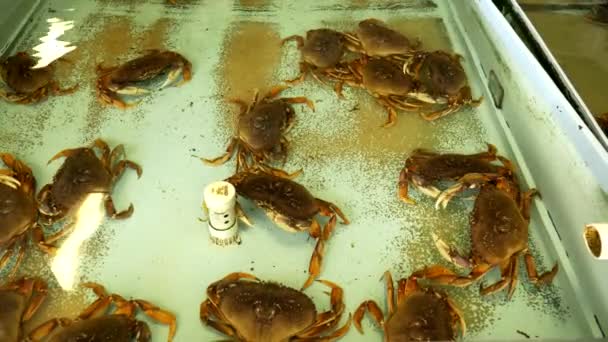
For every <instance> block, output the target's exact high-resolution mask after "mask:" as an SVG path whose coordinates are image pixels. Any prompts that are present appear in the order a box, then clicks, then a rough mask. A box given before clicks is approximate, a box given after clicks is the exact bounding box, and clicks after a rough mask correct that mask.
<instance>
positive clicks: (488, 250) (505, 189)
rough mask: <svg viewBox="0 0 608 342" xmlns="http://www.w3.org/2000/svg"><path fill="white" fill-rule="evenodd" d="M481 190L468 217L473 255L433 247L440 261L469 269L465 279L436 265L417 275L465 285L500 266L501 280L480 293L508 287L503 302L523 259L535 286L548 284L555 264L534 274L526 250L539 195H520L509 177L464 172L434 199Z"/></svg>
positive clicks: (510, 292) (532, 192)
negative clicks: (532, 205)
mask: <svg viewBox="0 0 608 342" xmlns="http://www.w3.org/2000/svg"><path fill="white" fill-rule="evenodd" d="M471 187H479V188H480V190H479V194H478V195H477V198H476V199H475V205H474V209H473V212H472V213H471V218H470V224H471V246H472V247H471V253H470V257H469V258H465V257H462V256H461V255H460V254H459V253H458V252H457V251H456V250H455V249H453V248H450V247H449V246H448V245H447V244H446V243H445V242H443V241H442V240H440V239H439V238H438V237H436V236H435V237H434V238H435V243H436V245H437V247H438V249H439V251H440V253H441V255H442V256H443V257H445V258H446V259H448V260H450V261H452V262H453V263H455V264H456V265H458V266H462V267H467V268H471V269H472V270H471V272H470V273H469V275H467V276H460V275H458V274H456V273H454V272H453V271H451V270H449V269H447V268H445V267H443V266H439V265H434V266H430V267H427V268H425V269H424V270H421V271H418V272H416V273H415V275H416V276H420V277H424V278H429V279H435V280H437V281H438V282H439V283H441V284H446V285H454V286H468V285H470V284H472V283H473V282H475V281H477V280H479V279H481V278H482V277H483V276H485V275H486V274H487V273H488V272H489V271H490V270H491V269H492V268H494V267H498V268H500V271H501V279H500V280H499V281H498V282H496V283H494V284H492V285H489V286H487V287H481V288H480V292H481V294H482V295H488V294H491V293H494V292H497V291H501V290H503V289H505V288H507V287H508V292H507V298H509V299H510V298H511V296H512V295H513V292H514V291H515V285H516V282H517V278H518V272H519V257H520V256H521V255H524V257H525V262H526V270H527V273H528V279H529V280H530V281H531V282H532V283H534V284H537V285H541V284H547V283H550V282H551V280H553V278H554V277H555V275H556V274H557V271H558V264H557V263H556V264H555V266H554V267H553V269H552V270H551V271H548V272H545V273H543V274H541V275H538V272H537V270H536V265H535V262H534V259H533V257H532V255H531V254H530V252H529V250H528V238H529V237H528V225H529V223H530V213H529V212H530V203H531V200H532V197H533V196H534V195H535V194H536V193H537V191H536V189H530V190H528V191H526V192H525V193H523V194H522V193H521V192H520V191H519V188H518V187H517V185H516V182H514V180H513V178H510V177H504V176H497V175H480V174H468V175H465V176H463V177H462V178H461V179H460V180H459V182H458V184H455V185H454V186H452V187H451V188H449V189H448V190H445V191H444V193H442V194H441V195H440V196H439V197H438V199H437V201H438V202H445V201H449V199H450V198H451V196H453V195H454V194H455V193H456V192H458V191H461V190H463V189H466V188H471Z"/></svg>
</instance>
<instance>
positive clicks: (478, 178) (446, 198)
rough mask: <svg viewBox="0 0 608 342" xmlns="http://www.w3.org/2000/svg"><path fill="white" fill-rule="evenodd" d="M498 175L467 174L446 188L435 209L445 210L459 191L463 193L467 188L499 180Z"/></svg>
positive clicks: (438, 198)
mask: <svg viewBox="0 0 608 342" xmlns="http://www.w3.org/2000/svg"><path fill="white" fill-rule="evenodd" d="M499 177H500V175H498V174H492V173H468V174H466V175H464V176H462V177H460V179H458V181H457V183H456V184H454V185H452V186H451V187H449V188H447V189H446V190H444V191H443V192H441V194H440V195H439V196H438V197H437V201H436V202H435V209H439V208H440V207H443V209H445V208H446V207H447V205H448V203H449V202H450V200H451V199H452V198H454V196H456V194H458V193H459V192H461V191H464V190H465V189H467V188H472V187H475V186H477V185H478V184H482V183H486V182H489V181H491V180H494V179H496V178H499Z"/></svg>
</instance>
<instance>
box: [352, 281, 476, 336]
mask: <svg viewBox="0 0 608 342" xmlns="http://www.w3.org/2000/svg"><path fill="white" fill-rule="evenodd" d="M384 278H385V281H386V296H387V298H386V302H387V306H388V317H387V319H386V320H385V319H384V315H383V313H382V310H380V307H379V306H378V304H377V303H376V302H374V301H373V300H367V301H365V302H363V303H361V305H359V307H358V308H357V310H356V311H355V315H354V323H355V327H356V328H357V330H359V332H360V333H361V334H363V328H362V327H361V320H362V319H363V316H364V315H365V311H366V310H367V311H368V312H369V313H370V314H371V316H372V318H373V319H374V320H375V321H376V323H378V325H379V326H380V327H381V328H382V330H383V331H384V341H387V342H396V341H453V340H455V338H456V336H457V335H458V334H457V331H458V329H460V336H461V337H464V335H465V333H466V325H465V322H464V319H463V317H462V314H461V313H460V311H459V310H458V308H457V307H456V305H455V304H454V303H453V302H452V300H451V299H450V298H448V297H447V296H446V295H445V294H442V293H440V292H438V291H436V290H434V289H432V288H421V287H420V286H419V285H418V281H417V279H416V277H414V276H410V277H409V278H407V279H401V280H399V282H398V288H397V301H396V302H395V295H394V288H393V278H392V276H391V273H390V272H389V271H386V272H385V273H384ZM395 306H396V308H395Z"/></svg>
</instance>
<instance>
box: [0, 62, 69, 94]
mask: <svg viewBox="0 0 608 342" xmlns="http://www.w3.org/2000/svg"><path fill="white" fill-rule="evenodd" d="M35 65H36V61H35V60H34V59H33V58H32V57H31V56H30V55H29V54H28V53H27V52H18V53H17V54H15V55H14V56H11V57H8V58H6V59H5V60H3V61H0V79H2V80H3V81H4V83H5V84H6V86H7V87H8V88H9V89H10V90H11V92H6V91H4V90H2V89H1V87H0V97H3V98H5V99H6V100H8V101H10V102H14V103H19V104H28V103H33V102H38V101H40V100H42V99H44V98H46V97H47V96H48V95H49V94H53V95H65V94H70V93H73V92H74V91H76V89H78V85H75V86H72V87H70V88H65V89H62V88H60V87H59V84H57V82H56V81H55V80H53V76H54V70H55V64H53V63H51V64H49V65H48V66H46V67H43V68H38V69H32V67H33V66H35Z"/></svg>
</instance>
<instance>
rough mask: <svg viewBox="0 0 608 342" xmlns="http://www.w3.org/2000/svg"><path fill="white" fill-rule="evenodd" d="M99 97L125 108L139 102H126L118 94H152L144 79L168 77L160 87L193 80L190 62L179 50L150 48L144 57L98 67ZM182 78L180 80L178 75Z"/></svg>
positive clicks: (177, 84) (109, 103) (107, 102)
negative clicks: (116, 64)
mask: <svg viewBox="0 0 608 342" xmlns="http://www.w3.org/2000/svg"><path fill="white" fill-rule="evenodd" d="M97 74H98V78H97V97H98V98H99V100H100V101H101V102H102V103H104V104H108V105H113V106H116V107H118V108H121V109H126V108H129V107H132V106H135V105H137V103H138V102H136V103H127V102H125V101H124V100H123V99H121V98H120V96H119V95H121V94H122V95H132V96H137V95H144V94H148V93H150V90H149V89H147V88H146V87H145V85H144V84H143V82H149V81H152V80H155V79H157V78H158V77H165V74H166V79H165V81H164V82H163V84H162V85H161V86H160V87H158V88H160V89H162V88H164V87H166V86H169V85H172V84H175V85H176V86H179V85H182V84H184V83H186V82H188V81H190V80H191V79H192V65H191V63H190V62H189V61H188V60H187V59H186V58H184V57H183V56H182V55H180V54H179V53H177V52H173V51H161V50H150V51H148V52H147V53H146V54H144V55H143V56H140V57H137V58H135V59H132V60H130V61H128V62H126V63H124V64H122V65H119V66H114V67H108V68H106V67H103V66H102V65H101V64H99V65H98V66H97ZM180 75H182V77H183V80H182V81H181V82H178V83H176V82H177V79H178V78H179V76H180Z"/></svg>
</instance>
